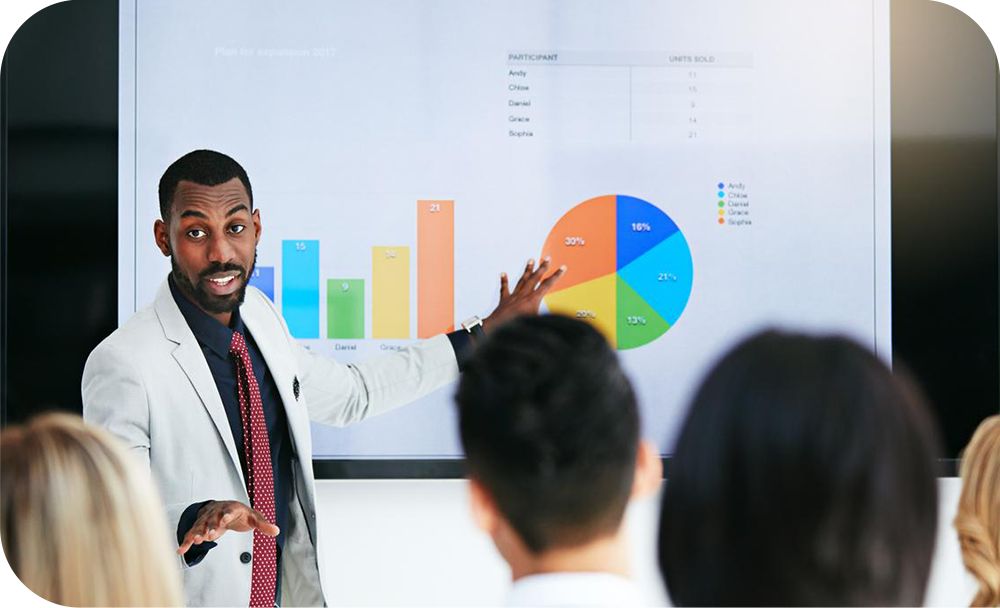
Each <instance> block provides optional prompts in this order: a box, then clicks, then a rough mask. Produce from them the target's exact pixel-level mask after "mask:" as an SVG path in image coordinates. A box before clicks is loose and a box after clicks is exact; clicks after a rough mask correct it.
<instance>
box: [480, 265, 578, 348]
mask: <svg viewBox="0 0 1000 608" xmlns="http://www.w3.org/2000/svg"><path fill="white" fill-rule="evenodd" d="M550 261H551V260H550V259H549V258H545V259H544V260H542V263H541V264H539V266H538V268H535V260H528V264H527V265H526V266H525V267H524V272H523V273H521V278H520V279H518V281H517V284H516V285H514V291H510V290H509V287H508V284H507V273H503V274H501V275H500V303H499V304H497V307H496V309H495V310H494V311H493V312H492V313H490V316H488V317H486V318H485V319H483V331H489V330H490V329H492V328H493V327H494V326H495V325H497V324H499V323H503V322H504V321H506V320H507V319H512V318H514V317H516V316H518V315H524V314H529V315H533V314H537V313H538V307H539V306H540V305H541V303H542V297H544V296H545V294H546V293H548V292H549V290H550V289H552V287H553V286H554V285H555V284H556V282H557V281H559V279H560V278H561V277H562V276H563V275H564V274H566V267H565V266H560V267H559V268H558V269H557V270H556V271H555V272H553V273H552V274H550V275H549V276H547V277H546V276H545V273H546V272H548V270H549V263H550Z"/></svg>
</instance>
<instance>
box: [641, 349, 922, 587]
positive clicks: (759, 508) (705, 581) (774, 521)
mask: <svg viewBox="0 0 1000 608" xmlns="http://www.w3.org/2000/svg"><path fill="white" fill-rule="evenodd" d="M937 446H938V444H937V436H936V431H935V428H934V425H933V423H932V421H931V419H930V416H929V414H928V412H927V409H926V407H925V405H924V402H923V399H922V398H921V397H920V395H919V393H918V391H917V390H916V389H915V387H914V386H913V385H912V384H911V383H910V382H908V381H907V380H906V379H905V378H904V377H902V376H899V375H897V376H894V375H893V374H892V373H891V372H890V371H889V370H888V369H887V368H886V367H885V366H884V365H883V364H882V363H881V362H880V361H879V360H878V359H877V358H876V357H875V356H874V355H872V354H871V353H870V352H868V351H867V350H865V349H864V348H862V347H860V346H858V345H856V344H854V343H853V342H851V341H849V340H847V339H845V338H840V337H809V336H804V335H795V334H785V333H778V332H765V333H762V334H759V335H757V336H755V337H752V338H750V339H749V340H747V341H746V342H744V343H742V344H741V345H739V346H737V347H736V348H735V349H734V350H733V351H731V352H730V353H728V354H727V355H726V356H725V357H724V358H723V359H722V360H721V361H720V362H719V363H718V364H716V366H715V367H714V369H713V370H712V371H711V372H710V373H709V375H708V377H707V378H706V379H705V381H704V382H703V384H702V386H701V387H700V389H699V391H698V393H697V396H696V397H695V400H694V402H693V404H692V406H691V409H690V411H689V413H688V416H687V420H686V421H685V423H684V426H683V429H682V431H681V434H680V438H679V440H678V443H677V445H676V449H675V451H674V453H673V456H672V459H671V462H670V467H669V475H668V480H667V484H666V490H665V492H664V497H663V505H662V511H661V520H660V538H659V545H660V546H659V559H660V568H661V570H662V572H663V575H664V580H665V581H666V583H667V589H668V591H669V593H670V596H671V598H672V600H673V601H674V603H675V604H677V605H681V606H687V605H720V606H721V605H734V604H738V605H772V606H780V605H799V606H808V605H841V606H848V605H867V606H889V605H919V604H921V602H922V598H923V594H924V591H925V587H926V580H927V575H928V572H929V569H930V563H931V557H932V554H933V549H934V538H935V527H936V522H937V485H936V484H937V480H936V456H937V453H938V447H937Z"/></svg>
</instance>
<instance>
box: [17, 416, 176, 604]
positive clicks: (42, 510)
mask: <svg viewBox="0 0 1000 608" xmlns="http://www.w3.org/2000/svg"><path fill="white" fill-rule="evenodd" d="M0 486H2V487H0V521H2V539H3V549H4V553H5V554H6V556H7V560H8V562H9V563H10V565H11V568H12V569H13V571H14V573H15V574H17V576H18V578H20V579H21V581H22V582H23V583H24V584H25V586H27V587H28V588H29V589H31V590H32V591H33V592H35V593H36V594H38V595H39V596H41V597H43V598H45V599H47V600H49V601H52V602H55V603H58V604H64V605H72V606H150V605H179V604H181V603H182V602H183V598H182V596H181V592H180V578H179V574H178V562H177V561H176V558H175V556H174V555H173V552H172V551H171V548H170V545H169V536H168V533H167V526H166V518H165V515H164V514H163V508H162V506H161V505H160V502H159V499H158V498H157V495H156V492H155V490H154V488H153V485H152V481H151V480H150V479H149V476H148V473H146V472H145V471H143V470H142V469H141V468H140V467H139V466H138V464H137V463H134V462H131V460H130V456H129V455H128V454H127V453H125V451H124V450H123V449H122V448H121V447H119V446H118V445H117V443H115V440H114V439H112V438H111V437H110V436H109V435H107V433H105V432H104V431H102V430H100V429H96V428H92V427H89V426H86V425H84V423H83V421H82V420H81V419H80V418H79V417H76V416H69V415H66V414H49V415H45V416H40V417H38V418H35V419H34V420H33V421H31V422H29V423H28V424H27V425H26V426H24V427H10V428H7V429H5V430H4V431H3V433H2V434H0Z"/></svg>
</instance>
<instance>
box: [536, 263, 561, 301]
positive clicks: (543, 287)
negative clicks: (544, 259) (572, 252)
mask: <svg viewBox="0 0 1000 608" xmlns="http://www.w3.org/2000/svg"><path fill="white" fill-rule="evenodd" d="M564 274H566V265H565V264H564V265H562V266H560V267H559V268H558V269H556V271H555V272H553V273H552V274H550V275H549V276H548V277H547V278H546V279H545V280H544V281H542V282H541V283H539V284H538V289H536V290H535V294H536V295H538V297H542V296H544V295H545V294H546V293H548V291H549V290H550V289H552V287H553V286H555V284H556V283H557V282H558V281H559V279H561V278H562V276H563V275H564Z"/></svg>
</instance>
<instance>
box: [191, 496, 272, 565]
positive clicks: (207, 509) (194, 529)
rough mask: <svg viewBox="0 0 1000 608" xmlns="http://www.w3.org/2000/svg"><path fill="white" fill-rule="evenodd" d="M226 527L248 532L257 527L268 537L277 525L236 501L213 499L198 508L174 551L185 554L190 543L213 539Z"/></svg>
mask: <svg viewBox="0 0 1000 608" xmlns="http://www.w3.org/2000/svg"><path fill="white" fill-rule="evenodd" d="M227 530H232V531H233V532H249V531H250V530H260V531H261V532H262V533H264V534H266V535H268V536H277V535H278V532H279V530H278V526H276V525H274V524H272V523H271V522H269V521H267V518H266V517H264V516H263V515H261V514H260V512H258V511H257V510H255V509H253V508H251V507H248V506H246V505H245V504H243V503H241V502H237V501H235V500H213V501H212V502H210V503H208V504H206V505H205V506H204V507H202V508H201V510H199V511H198V519H197V520H195V522H194V525H192V526H191V529H190V530H188V531H187V534H185V535H184V542H182V543H181V545H180V546H179V547H177V553H178V554H180V555H184V554H185V553H187V551H188V549H190V548H191V545H200V544H201V543H203V542H205V541H214V540H216V539H217V538H219V537H220V536H222V535H223V534H225V533H226V531H227Z"/></svg>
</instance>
